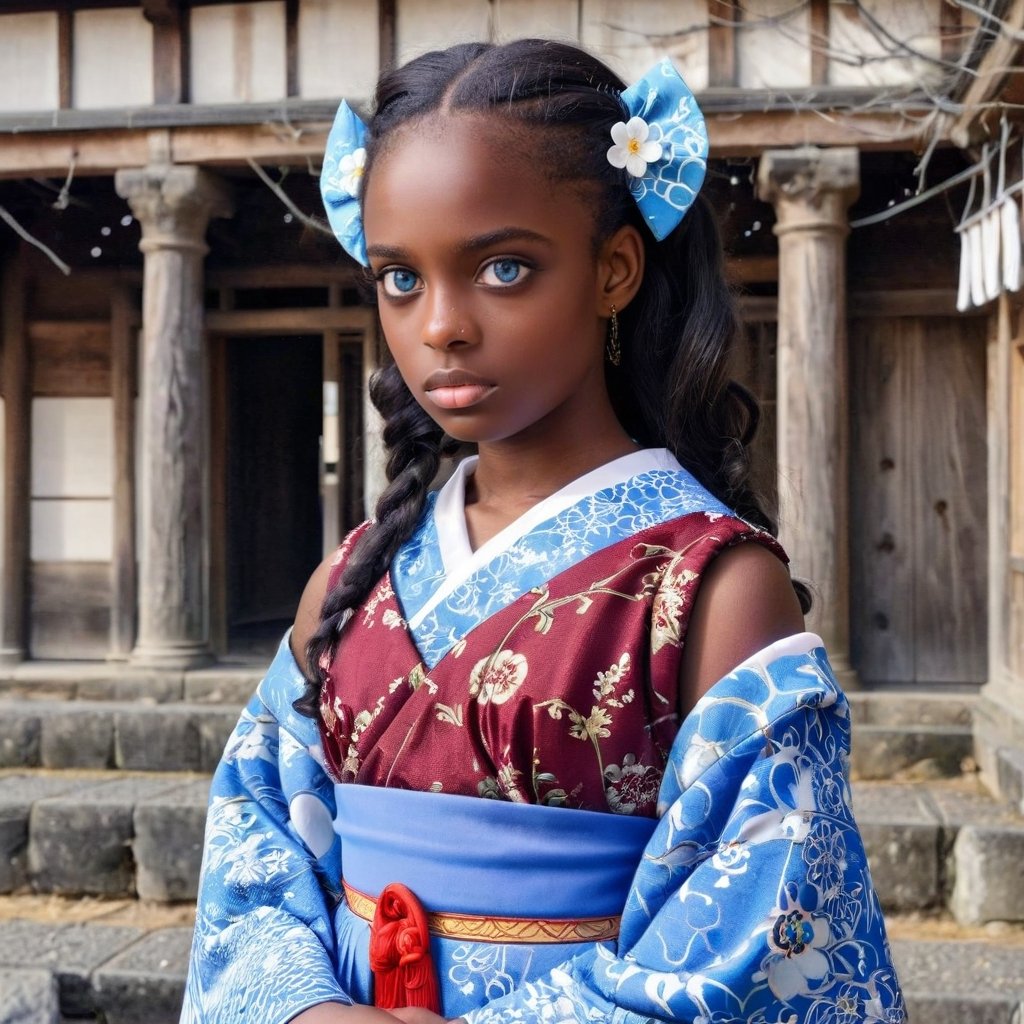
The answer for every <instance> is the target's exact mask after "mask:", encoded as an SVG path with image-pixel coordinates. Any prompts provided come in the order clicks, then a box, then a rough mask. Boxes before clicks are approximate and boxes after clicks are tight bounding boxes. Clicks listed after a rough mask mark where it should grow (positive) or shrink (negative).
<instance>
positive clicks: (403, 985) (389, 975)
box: [370, 882, 441, 1013]
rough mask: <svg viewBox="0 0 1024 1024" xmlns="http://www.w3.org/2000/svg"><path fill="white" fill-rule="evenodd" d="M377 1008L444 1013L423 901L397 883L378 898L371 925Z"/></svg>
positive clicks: (372, 963) (371, 947) (385, 889)
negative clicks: (403, 1007) (404, 1008)
mask: <svg viewBox="0 0 1024 1024" xmlns="http://www.w3.org/2000/svg"><path fill="white" fill-rule="evenodd" d="M370 969H371V970H372V971H373V986H374V992H373V1005H374V1006H376V1007H378V1008H379V1009H381V1010H394V1009H398V1007H400V1006H418V1007H422V1008H423V1009H425V1010H431V1011H433V1012H434V1013H440V1012H441V994H440V990H439V988H438V984H437V972H436V971H435V970H434V961H433V959H432V958H431V956H430V930H429V928H428V926H427V915H426V912H425V911H424V909H423V907H422V906H421V905H420V901H419V900H418V899H417V898H416V896H415V895H414V894H413V893H412V891H411V890H409V889H407V888H406V887H405V886H404V885H401V884H399V883H398V882H392V883H391V885H388V886H385V888H384V889H383V890H381V894H380V896H378V897H377V909H376V910H375V911H374V914H373V921H372V923H371V924H370Z"/></svg>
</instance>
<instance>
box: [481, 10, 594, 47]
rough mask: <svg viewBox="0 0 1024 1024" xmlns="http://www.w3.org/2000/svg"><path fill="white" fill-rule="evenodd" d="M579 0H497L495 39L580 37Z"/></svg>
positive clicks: (574, 39) (569, 38) (498, 40)
mask: <svg viewBox="0 0 1024 1024" xmlns="http://www.w3.org/2000/svg"><path fill="white" fill-rule="evenodd" d="M579 24H580V0H495V4H494V39H495V41H496V42H502V43H503V42H508V40H510V39H520V38H523V37H526V36H539V37H540V38H542V39H559V40H562V41H565V42H578V41H579Z"/></svg>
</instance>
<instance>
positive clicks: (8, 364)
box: [0, 255, 32, 665]
mask: <svg viewBox="0 0 1024 1024" xmlns="http://www.w3.org/2000/svg"><path fill="white" fill-rule="evenodd" d="M20 263H21V260H20V259H19V257H18V256H17V255H15V256H13V257H12V258H11V259H10V260H8V261H7V263H6V265H5V266H4V267H3V272H2V283H0V311H2V316H3V381H4V502H3V532H4V535H3V576H2V580H0V588H2V593H0V601H2V609H0V664H4V665H13V664H17V663H18V662H19V661H23V660H24V659H25V656H26V654H27V651H28V641H27V636H26V628H25V627H26V622H27V617H26V605H27V602H28V586H27V583H28V558H29V535H30V528H29V523H30V521H31V502H30V496H31V491H30V487H31V480H30V468H31V452H32V380H31V372H30V370H31V364H30V361H29V360H30V355H29V347H28V334H27V332H26V330H25V278H24V273H23V272H22V269H21V266H20Z"/></svg>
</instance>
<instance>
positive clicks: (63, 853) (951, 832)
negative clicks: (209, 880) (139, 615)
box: [0, 665, 1024, 1024]
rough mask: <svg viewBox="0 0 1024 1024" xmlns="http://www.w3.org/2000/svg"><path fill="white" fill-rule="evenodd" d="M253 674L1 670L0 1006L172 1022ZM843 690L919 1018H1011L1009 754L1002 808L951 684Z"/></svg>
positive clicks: (1018, 1012) (872, 844)
mask: <svg viewBox="0 0 1024 1024" xmlns="http://www.w3.org/2000/svg"><path fill="white" fill-rule="evenodd" d="M257 678H258V669H254V668H252V667H248V666H239V667H236V668H233V669H232V668H220V669H216V670H206V671H204V672H193V673H186V674H183V675H179V676H167V675H160V676H155V677H152V678H140V677H138V676H137V675H133V676H128V675H127V674H122V673H119V672H118V671H117V670H115V669H111V668H110V667H107V666H98V667H97V666H89V667H88V669H85V670H83V671H82V672H80V673H79V674H76V672H75V670H74V669H73V668H68V667H64V668H63V669H60V670H58V669H56V668H54V667H53V666H49V667H46V666H35V665H33V666H23V667H22V668H20V669H19V670H18V674H16V675H15V676H14V677H12V678H10V679H8V680H0V1024H30V1022H31V1024H36V1022H39V1024H44V1022H45V1024H55V1022H60V1021H68V1022H69V1021H72V1020H87V1021H89V1020H91V1021H105V1022H106V1024H144V1022H145V1024H164V1022H168V1024H173V1022H175V1021H176V1020H177V1016H178V1007H179V1005H180V1001H181V993H182V987H183V983H184V975H185V966H186V961H187V955H188V947H189V942H190V937H191V923H192V920H193V915H192V907H191V904H192V902H193V901H194V900H195V896H196V886H197V881H198V868H199V861H200V858H201V852H202V845H203V823H204V818H205V808H206V794H207V790H208V787H209V774H210V772H211V771H212V769H213V767H214V765H215V764H216V762H217V759H218V757H219V753H220V750H221V748H222V747H223V744H224V741H225V740H226V738H227V736H228V734H229V733H230V731H231V728H232V727H233V725H234V722H235V719H236V717H237V714H238V709H239V708H240V707H241V705H242V704H243V703H244V701H245V699H246V698H247V696H248V695H249V693H250V692H251V690H252V688H253V687H254V685H255V683H256V681H257ZM851 705H852V708H853V714H854V718H855V722H856V723H857V725H856V732H855V751H854V758H853V768H854V772H855V779H856V781H855V785H854V792H855V801H856V809H857V814H858V820H859V821H860V824H861V828H862V831H863V833H864V836H865V840H866V843H867V846H868V853H869V857H870V861H871V866H872V873H873V876H874V879H875V883H876V885H877V888H878V890H879V893H880V895H881V897H882V900H883V903H884V905H885V907H886V910H887V912H888V914H889V921H890V931H891V934H892V938H893V943H894V953H895V956H896V959H897V964H898V967H899V969H900V974H901V979H902V982H903V985H904V988H905V991H906V993H907V997H908V1002H909V1004H910V1007H911V1010H912V1012H913V1015H914V1019H915V1020H916V1021H918V1022H922V1021H927V1022H935V1024H945V1022H947V1021H948V1022H953V1021H956V1022H958V1024H959V1022H962V1021H979V1022H983V1024H988V1022H992V1024H995V1022H1000V1024H1004V1022H1005V1024H1011V1022H1014V1024H1019V1022H1020V1020H1021V1019H1022V1013H1024V817H1022V816H1021V814H1020V811H1021V809H1022V808H1021V807H1020V805H1019V804H1020V800H1019V797H1020V795H1021V789H1022V788H1024V787H1022V785H1021V774H1020V772H1019V769H1020V767H1021V764H1020V760H1021V759H1019V758H1017V757H1016V755H1014V754H1013V753H1012V752H1006V753H1005V755H1004V757H1003V758H1002V760H1001V761H1000V771H1001V777H1002V773H1003V772H1005V774H1006V779H1005V781H1006V782H1007V785H1006V786H1004V787H1003V790H1004V792H1006V793H1010V794H1013V793H1015V792H1016V793H1017V795H1018V799H1017V807H1016V809H1014V808H1011V807H1009V806H1007V805H1005V804H1000V803H997V802H996V801H995V800H993V799H992V798H991V797H990V796H989V795H988V794H987V792H986V791H985V790H984V789H983V788H982V787H981V786H980V784H979V782H978V780H977V777H976V775H975V774H973V773H970V772H968V773H964V772H963V769H964V768H968V769H969V768H970V767H971V760H970V751H971V748H970V725H969V722H970V706H969V703H968V702H967V701H965V700H964V699H963V698H956V697H935V698H933V699H927V700H922V698H921V696H920V695H914V696H913V697H910V696H909V695H893V694H854V695H853V697H852V699H851ZM1015 784H1016V786H1017V789H1016V790H1014V789H1013V786H1014V785H1015Z"/></svg>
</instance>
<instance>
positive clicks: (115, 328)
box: [109, 285, 137, 661]
mask: <svg viewBox="0 0 1024 1024" xmlns="http://www.w3.org/2000/svg"><path fill="white" fill-rule="evenodd" d="M136 319H137V318H136V315H135V308H134V302H133V301H132V293H131V289H130V288H127V287H125V286H124V285H117V286H115V288H114V290H113V292H112V294H111V297H110V388H111V401H112V404H113V407H114V493H113V510H114V557H113V561H112V562H111V565H110V572H111V608H110V654H109V657H110V658H111V659H112V660H117V661H120V660H122V659H124V658H127V657H128V655H129V654H131V651H132V647H133V646H134V644H135V607H136V602H137V579H136V561H135V560H136V551H135V395H136V377H137V373H136V369H137V363H136V355H137V353H136V349H135V332H136V330H137V322H136Z"/></svg>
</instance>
